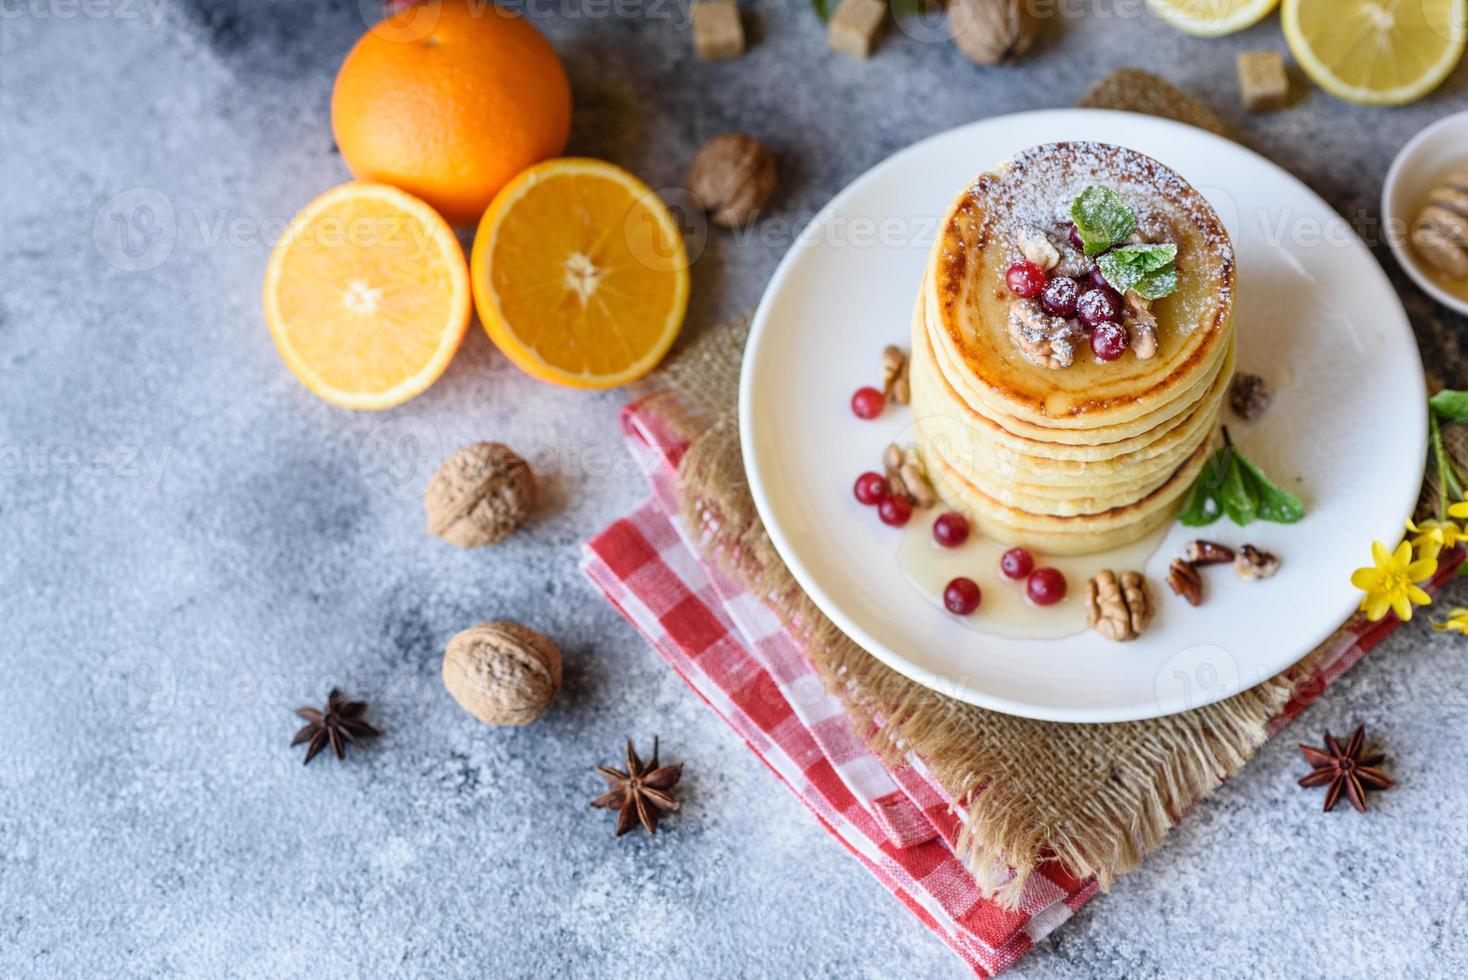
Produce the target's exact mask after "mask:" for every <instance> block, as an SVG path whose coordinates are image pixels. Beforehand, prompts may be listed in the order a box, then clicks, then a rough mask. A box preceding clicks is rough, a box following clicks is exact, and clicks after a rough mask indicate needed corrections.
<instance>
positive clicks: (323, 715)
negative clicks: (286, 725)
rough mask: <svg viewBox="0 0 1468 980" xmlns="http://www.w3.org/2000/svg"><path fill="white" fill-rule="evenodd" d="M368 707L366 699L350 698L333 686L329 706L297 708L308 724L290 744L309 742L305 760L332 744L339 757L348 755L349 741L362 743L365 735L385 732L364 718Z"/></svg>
mask: <svg viewBox="0 0 1468 980" xmlns="http://www.w3.org/2000/svg"><path fill="white" fill-rule="evenodd" d="M366 711H367V704H366V702H364V701H348V700H347V696H346V695H345V694H343V693H342V692H341V691H340V690H338V689H337V688H334V687H333V688H332V689H331V693H330V694H328V695H327V696H326V710H325V711H321V710H319V709H317V708H297V709H296V714H298V715H300V716H301V717H302V718H304V719H306V724H305V725H304V726H303V727H302V728H301V730H300V731H298V732H296V737H295V738H293V739H291V745H300V744H301V743H302V742H309V743H310V744H309V745H307V746H306V763H304V764H309V763H310V761H311V760H312V759H314V758H316V753H318V752H320V751H321V750H322V749H324V748H326V746H327V745H328V744H329V745H330V746H331V750H332V751H333V752H335V753H336V757H337V758H338V759H343V758H345V757H346V751H345V748H346V743H347V742H351V743H352V744H353V745H361V744H362V743H361V742H360V741H359V740H360V739H364V738H376V737H377V736H378V735H381V734H382V732H380V731H378V730H377V729H375V728H373V727H372V726H371V725H369V724H367V722H366V721H364V720H363V719H362V715H363V714H365V713H366Z"/></svg>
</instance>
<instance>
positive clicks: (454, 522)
mask: <svg viewBox="0 0 1468 980" xmlns="http://www.w3.org/2000/svg"><path fill="white" fill-rule="evenodd" d="M534 502H535V475H534V474H533V473H531V472H530V467H529V466H528V465H526V463H525V460H523V459H521V458H520V457H519V456H518V455H516V454H515V452H514V450H512V449H510V448H509V447H508V446H504V445H501V444H500V443H497V442H476V443H475V444H474V445H472V446H465V447H464V448H463V449H460V450H459V451H458V452H456V453H454V454H453V455H452V456H450V457H449V458H448V459H446V460H444V461H443V462H442V463H441V464H440V465H439V467H438V472H436V473H434V474H433V479H431V480H429V481H428V489H427V491H426V492H425V493H424V494H423V507H424V509H425V510H426V511H427V514H428V531H429V533H431V534H436V535H438V536H439V537H441V538H443V539H444V540H445V541H447V542H448V543H449V544H452V545H457V546H458V547H460V548H479V547H483V546H484V545H488V544H494V543H495V542H496V541H500V540H502V539H503V538H505V537H507V536H508V535H510V534H511V533H512V532H513V531H514V530H515V529H516V528H518V527H519V526H520V524H521V522H523V521H524V520H525V517H526V516H527V515H528V514H529V513H530V508H531V507H532V506H533V505H534Z"/></svg>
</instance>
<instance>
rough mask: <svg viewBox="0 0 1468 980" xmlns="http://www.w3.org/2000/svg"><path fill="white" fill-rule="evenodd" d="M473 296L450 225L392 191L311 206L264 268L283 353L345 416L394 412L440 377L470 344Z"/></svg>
mask: <svg viewBox="0 0 1468 980" xmlns="http://www.w3.org/2000/svg"><path fill="white" fill-rule="evenodd" d="M469 295H470V290H469V271H468V267H467V266H466V265H465V263H464V250H463V249H462V248H460V247H459V242H458V240H457V239H456V238H455V237H454V233H453V230H452V229H451V228H450V227H449V226H448V223H447V222H445V221H444V220H443V218H441V217H439V216H438V214H437V212H435V211H434V210H433V209H432V208H430V207H429V206H428V205H427V204H425V203H423V202H422V201H420V200H419V199H418V198H416V197H413V196H412V195H411V194H406V193H404V192H403V191H400V190H398V189H397V188H394V187H388V186H387V185H385V184H366V183H351V184H343V185H341V186H340V187H335V188H333V189H331V190H329V191H327V192H326V193H325V194H322V195H321V196H320V197H318V198H317V199H316V200H314V201H312V202H311V203H310V204H308V205H306V207H305V208H303V209H302V210H301V212H300V213H299V214H297V215H296V216H295V218H294V219H292V221H291V224H290V227H289V228H287V229H286V232H285V234H284V235H283V236H282V237H281V239H280V241H279V242H277V243H276V246H275V250H274V251H273V252H271V254H270V265H269V266H268V267H267V268H266V270H265V289H264V303H265V320H266V322H267V323H268V324H269V325H270V333H271V336H273V337H274V338H275V346H276V347H277V348H278V349H279V350H280V356H281V357H282V358H284V359H285V363H286V365H287V366H288V367H289V368H290V369H291V371H292V373H294V374H295V376H296V377H297V378H299V379H300V381H301V383H302V384H304V385H305V386H306V387H307V388H309V389H311V391H312V392H313V393H315V394H316V395H318V396H320V397H321V398H323V399H325V400H326V401H329V402H331V403H332V404H333V405H340V406H341V407H343V408H357V409H382V408H391V407H393V406H394V405H400V404H402V403H403V402H405V401H407V400H408V399H409V398H412V397H413V396H414V395H417V394H419V393H420V392H422V391H423V390H424V389H426V388H427V387H428V386H429V385H431V384H433V382H434V381H436V380H438V377H439V375H441V374H443V372H444V369H445V368H446V367H448V364H449V361H450V360H451V359H452V358H453V356H454V352H455V351H456V350H458V348H459V343H460V342H461V341H462V340H463V339H464V331H465V329H467V327H468V325H469V303H470V299H469Z"/></svg>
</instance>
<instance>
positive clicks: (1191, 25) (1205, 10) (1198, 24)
mask: <svg viewBox="0 0 1468 980" xmlns="http://www.w3.org/2000/svg"><path fill="white" fill-rule="evenodd" d="M1147 6H1148V7H1150V8H1152V13H1154V14H1156V15H1157V16H1158V17H1160V18H1162V19H1163V20H1165V21H1167V22H1168V23H1169V24H1171V25H1172V26H1173V27H1176V28H1177V29H1178V30H1180V31H1187V32H1188V33H1189V34H1194V35H1197V36H1198V37H1222V36H1223V35H1225V34H1232V33H1234V32H1235V31H1242V30H1243V29H1244V28H1246V27H1253V26H1254V25H1255V24H1257V23H1259V22H1260V21H1261V20H1263V19H1264V18H1265V16H1267V15H1268V14H1269V12H1270V11H1271V10H1273V9H1274V8H1275V7H1277V6H1279V0H1147Z"/></svg>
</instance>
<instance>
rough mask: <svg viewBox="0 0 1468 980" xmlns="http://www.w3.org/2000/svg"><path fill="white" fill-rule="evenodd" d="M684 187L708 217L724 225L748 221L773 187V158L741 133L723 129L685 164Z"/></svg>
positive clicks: (734, 224)
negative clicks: (702, 207)
mask: <svg viewBox="0 0 1468 980" xmlns="http://www.w3.org/2000/svg"><path fill="white" fill-rule="evenodd" d="M687 184H688V191H689V193H691V194H692V195H693V196H694V197H696V198H698V200H699V201H700V202H702V204H703V206H704V209H705V210H707V212H708V216H709V220H710V221H712V222H713V223H714V224H716V225H720V226H722V227H724V228H736V227H738V226H740V225H744V224H748V223H749V222H750V221H751V220H753V219H754V217H755V215H756V214H758V213H759V210H760V208H762V207H764V206H765V202H766V201H768V200H769V199H770V194H771V193H772V192H773V191H774V190H775V158H774V157H773V156H771V155H770V151H769V150H767V149H765V146H764V144H763V143H761V142H760V141H759V140H757V139H755V138H754V137H752V136H746V135H745V134H744V133H725V134H724V135H722V136H715V137H714V138H713V139H711V140H709V141H708V142H707V143H705V144H704V145H703V148H702V149H701V150H699V151H698V154H697V155H696V156H694V158H693V163H692V165H690V166H689V168H688V181H687Z"/></svg>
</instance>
